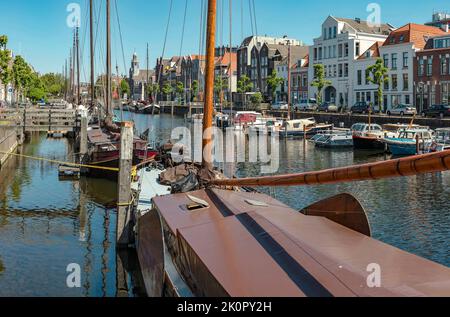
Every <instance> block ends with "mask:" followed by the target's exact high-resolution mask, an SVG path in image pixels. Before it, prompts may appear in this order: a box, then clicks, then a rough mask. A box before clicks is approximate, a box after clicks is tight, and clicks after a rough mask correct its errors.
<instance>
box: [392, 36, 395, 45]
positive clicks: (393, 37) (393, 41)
mask: <svg viewBox="0 0 450 317" xmlns="http://www.w3.org/2000/svg"><path fill="white" fill-rule="evenodd" d="M394 43H395V36H392V37H391V44H394Z"/></svg>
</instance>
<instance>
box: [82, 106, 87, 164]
mask: <svg viewBox="0 0 450 317" xmlns="http://www.w3.org/2000/svg"><path fill="white" fill-rule="evenodd" d="M87 129H88V119H87V116H86V114H85V113H83V114H82V115H81V127H80V155H81V157H82V159H83V157H84V156H85V155H86V154H87V153H88V139H87Z"/></svg>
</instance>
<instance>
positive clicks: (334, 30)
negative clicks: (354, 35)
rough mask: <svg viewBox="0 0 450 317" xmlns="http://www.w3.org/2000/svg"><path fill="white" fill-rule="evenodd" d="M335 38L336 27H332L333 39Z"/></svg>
mask: <svg viewBox="0 0 450 317" xmlns="http://www.w3.org/2000/svg"><path fill="white" fill-rule="evenodd" d="M336 37H337V26H335V27H333V38H336Z"/></svg>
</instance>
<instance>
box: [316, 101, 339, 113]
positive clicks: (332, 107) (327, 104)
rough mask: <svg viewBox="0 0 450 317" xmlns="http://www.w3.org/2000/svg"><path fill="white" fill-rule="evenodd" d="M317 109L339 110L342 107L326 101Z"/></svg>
mask: <svg viewBox="0 0 450 317" xmlns="http://www.w3.org/2000/svg"><path fill="white" fill-rule="evenodd" d="M317 110H318V111H324V112H339V110H340V108H339V107H338V106H337V105H336V104H334V103H332V102H324V103H322V104H321V105H320V106H319V107H318V109H317Z"/></svg>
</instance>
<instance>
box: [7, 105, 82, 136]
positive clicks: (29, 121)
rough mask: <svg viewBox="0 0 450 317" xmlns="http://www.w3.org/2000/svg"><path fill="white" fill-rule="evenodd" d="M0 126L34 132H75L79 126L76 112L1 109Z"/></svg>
mask: <svg viewBox="0 0 450 317" xmlns="http://www.w3.org/2000/svg"><path fill="white" fill-rule="evenodd" d="M0 125H3V126H15V127H22V128H23V130H24V131H26V132H32V131H52V130H53V131H55V130H57V131H73V130H74V129H75V128H76V127H78V126H79V118H78V114H77V112H76V110H59V109H18V110H17V109H0Z"/></svg>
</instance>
